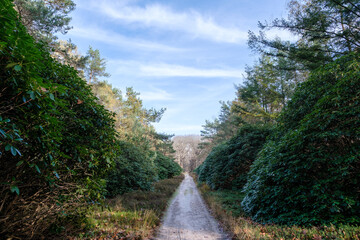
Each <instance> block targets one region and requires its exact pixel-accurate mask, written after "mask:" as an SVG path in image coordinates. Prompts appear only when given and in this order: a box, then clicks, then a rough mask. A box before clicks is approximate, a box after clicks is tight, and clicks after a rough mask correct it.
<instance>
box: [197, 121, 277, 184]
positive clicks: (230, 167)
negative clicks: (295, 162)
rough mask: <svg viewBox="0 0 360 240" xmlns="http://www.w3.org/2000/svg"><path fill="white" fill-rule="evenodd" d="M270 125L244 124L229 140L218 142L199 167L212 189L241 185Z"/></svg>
mask: <svg viewBox="0 0 360 240" xmlns="http://www.w3.org/2000/svg"><path fill="white" fill-rule="evenodd" d="M269 134H270V126H267V125H265V126H260V125H259V126H257V125H244V126H243V127H241V128H240V129H239V131H238V133H237V134H236V135H235V136H234V137H233V138H231V139H230V140H229V141H227V142H224V143H222V144H220V145H218V146H216V147H215V148H214V149H213V150H212V151H211V152H210V154H209V156H208V157H207V158H206V160H205V161H204V162H203V164H202V165H200V167H199V168H198V169H197V170H196V171H197V173H198V175H199V180H200V181H203V182H206V183H207V184H208V185H209V186H210V187H211V188H212V189H241V188H242V187H243V186H244V184H245V183H246V176H247V173H248V171H249V169H250V166H251V164H252V163H253V161H254V160H255V158H256V155H257V153H258V152H259V150H260V149H261V148H262V146H263V145H264V143H265V141H266V137H267V136H268V135H269Z"/></svg>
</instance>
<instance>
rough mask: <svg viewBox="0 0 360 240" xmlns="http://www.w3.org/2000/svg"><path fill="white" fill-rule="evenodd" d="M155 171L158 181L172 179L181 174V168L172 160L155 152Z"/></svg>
mask: <svg viewBox="0 0 360 240" xmlns="http://www.w3.org/2000/svg"><path fill="white" fill-rule="evenodd" d="M155 165H156V171H157V173H158V176H159V179H160V180H162V179H167V178H172V177H174V176H177V175H179V174H180V173H181V172H182V168H181V167H180V165H179V164H178V163H176V162H175V161H174V159H172V158H170V157H167V156H164V155H163V154H161V153H159V152H157V154H156V158H155Z"/></svg>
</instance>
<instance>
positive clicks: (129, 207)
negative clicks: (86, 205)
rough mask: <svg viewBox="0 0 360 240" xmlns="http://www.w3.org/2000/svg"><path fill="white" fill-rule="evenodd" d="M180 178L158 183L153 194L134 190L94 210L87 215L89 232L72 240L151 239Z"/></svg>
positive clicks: (181, 177) (181, 176)
mask: <svg viewBox="0 0 360 240" xmlns="http://www.w3.org/2000/svg"><path fill="white" fill-rule="evenodd" d="M183 179H184V176H183V175H179V176H176V177H173V178H171V179H165V180H161V181H159V182H157V183H155V184H154V190H153V191H134V192H130V193H126V194H124V195H121V196H118V197H116V198H114V199H110V200H107V201H106V205H107V206H106V207H94V208H93V209H92V211H90V213H89V214H88V215H87V217H88V221H89V223H90V226H91V227H90V230H88V231H84V232H83V233H81V234H80V235H79V237H76V238H74V239H132V240H138V239H150V238H151V236H152V235H153V233H154V231H155V230H156V228H157V227H158V226H159V224H160V219H161V217H162V215H163V213H164V211H165V209H166V207H167V205H168V203H169V200H170V198H171V196H172V195H173V194H174V192H175V190H176V189H177V187H178V186H179V184H180V183H181V181H182V180H183Z"/></svg>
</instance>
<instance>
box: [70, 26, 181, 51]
mask: <svg viewBox="0 0 360 240" xmlns="http://www.w3.org/2000/svg"><path fill="white" fill-rule="evenodd" d="M68 35H69V36H77V37H82V38H86V39H91V40H95V41H100V42H103V43H106V44H110V45H113V46H116V47H118V48H125V49H129V48H131V49H142V50H147V51H162V52H180V51H183V50H182V49H180V48H175V47H170V46H167V45H163V44H158V43H154V42H149V41H144V40H141V39H134V38H128V37H124V36H122V35H120V34H118V33H115V32H111V31H107V30H104V29H99V28H96V27H89V28H88V27H75V28H74V29H72V30H71V31H70V32H69V34H68Z"/></svg>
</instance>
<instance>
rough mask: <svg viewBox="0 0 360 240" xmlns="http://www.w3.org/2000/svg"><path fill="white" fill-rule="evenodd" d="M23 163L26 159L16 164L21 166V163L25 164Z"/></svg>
mask: <svg viewBox="0 0 360 240" xmlns="http://www.w3.org/2000/svg"><path fill="white" fill-rule="evenodd" d="M23 163H24V161H20V162H18V163H17V164H16V166H17V167H19V166H21V164H23Z"/></svg>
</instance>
